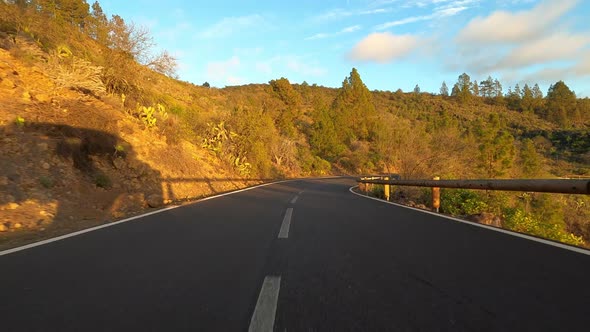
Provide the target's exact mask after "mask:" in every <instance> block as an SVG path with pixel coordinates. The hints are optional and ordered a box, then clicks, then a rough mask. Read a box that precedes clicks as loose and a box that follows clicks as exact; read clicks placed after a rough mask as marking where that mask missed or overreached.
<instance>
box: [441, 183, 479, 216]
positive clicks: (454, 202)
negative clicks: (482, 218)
mask: <svg viewBox="0 0 590 332" xmlns="http://www.w3.org/2000/svg"><path fill="white" fill-rule="evenodd" d="M440 205H441V212H444V213H449V214H452V215H455V216H458V215H470V214H478V213H482V212H484V211H486V210H487V209H488V205H487V204H486V203H485V202H484V201H483V200H482V199H481V197H480V196H479V195H478V194H477V193H475V192H473V191H471V190H465V189H443V190H441V202H440Z"/></svg>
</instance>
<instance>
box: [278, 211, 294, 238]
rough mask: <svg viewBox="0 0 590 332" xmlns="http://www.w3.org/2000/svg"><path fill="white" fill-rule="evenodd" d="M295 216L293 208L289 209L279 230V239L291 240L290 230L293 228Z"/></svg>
mask: <svg viewBox="0 0 590 332" xmlns="http://www.w3.org/2000/svg"><path fill="white" fill-rule="evenodd" d="M292 215H293V208H288V209H287V212H286V213H285V218H283V223H282V224H281V229H280V230H279V239H287V238H289V228H290V227H291V216H292Z"/></svg>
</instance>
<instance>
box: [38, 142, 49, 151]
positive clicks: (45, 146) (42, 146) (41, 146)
mask: <svg viewBox="0 0 590 332" xmlns="http://www.w3.org/2000/svg"><path fill="white" fill-rule="evenodd" d="M37 147H38V148H39V151H41V152H45V151H47V150H48V149H49V145H48V144H47V143H39V144H37Z"/></svg>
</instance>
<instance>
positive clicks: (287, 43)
mask: <svg viewBox="0 0 590 332" xmlns="http://www.w3.org/2000/svg"><path fill="white" fill-rule="evenodd" d="M89 2H91V1H89ZM99 2H100V4H101V6H102V7H103V9H104V11H105V12H106V13H107V14H108V15H109V16H110V15H111V14H118V15H120V16H122V17H123V18H124V19H125V20H126V21H128V22H129V21H131V22H134V23H135V24H138V25H143V26H145V27H147V28H149V29H150V31H151V32H152V34H153V36H154V39H155V41H156V43H157V44H158V47H160V48H163V49H166V50H168V51H170V52H171V53H172V54H174V55H175V56H176V57H177V58H178V60H179V65H180V66H179V76H180V79H182V80H185V81H189V82H193V83H195V84H202V83H203V82H205V81H207V82H209V83H211V85H213V86H217V87H223V86H226V85H238V84H247V83H266V82H268V81H269V80H271V79H276V78H280V77H286V78H288V79H289V80H290V81H291V82H294V83H301V82H303V81H307V82H308V83H310V84H312V83H317V84H319V85H324V86H330V87H339V86H340V85H341V84H342V81H343V79H344V78H345V77H346V76H348V74H349V73H350V70H351V68H352V67H355V68H357V69H358V70H359V72H360V74H361V77H362V79H363V81H364V82H365V84H366V85H367V86H368V87H369V89H371V90H373V89H378V90H391V91H394V90H397V89H398V88H401V89H402V90H404V91H411V90H412V89H413V88H414V86H415V85H416V84H419V85H420V88H421V89H422V91H429V92H436V93H438V91H439V88H440V85H441V82H442V81H443V80H444V81H446V82H447V84H448V85H450V86H452V84H453V83H454V82H456V80H457V76H459V75H460V74H461V73H462V72H467V73H468V74H469V75H470V76H471V77H472V79H476V80H478V81H480V80H482V79H485V78H487V76H488V75H491V76H492V77H495V78H498V79H499V80H500V81H501V82H502V84H503V85H504V91H506V90H507V88H508V86H513V85H514V84H516V83H520V84H521V86H522V85H523V84H524V83H529V84H534V83H539V85H540V86H541V88H542V89H543V91H544V93H546V91H547V88H548V86H549V84H551V83H554V82H556V81H557V80H560V79H562V80H564V81H565V82H566V84H568V85H569V86H570V88H571V89H572V90H574V91H576V93H577V94H578V96H590V23H589V22H590V20H589V19H588V17H590V1H582V0H537V1H535V0H488V1H485V0H408V1H403V0H339V1H337V0H321V1H320V0H316V1H311V0H299V1H277V0H274V1H266V0H259V1H256V0H243V1H228V0H214V1H212V0H207V1H201V0H196V1H195V0H193V1H183V0H167V1H161V0H141V1H139V0H137V1H135V0H127V1H120V0H102V1H100V0H99Z"/></svg>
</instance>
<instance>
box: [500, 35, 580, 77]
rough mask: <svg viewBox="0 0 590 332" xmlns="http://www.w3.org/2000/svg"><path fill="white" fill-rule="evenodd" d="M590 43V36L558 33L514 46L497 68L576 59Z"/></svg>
mask: <svg viewBox="0 0 590 332" xmlns="http://www.w3.org/2000/svg"><path fill="white" fill-rule="evenodd" d="M589 43H590V37H588V36H585V35H573V34H566V33H556V34H554V35H551V36H548V37H545V38H541V39H537V40H533V41H531V42H527V43H523V44H521V45H520V46H518V47H516V48H513V49H512V50H511V51H510V52H509V53H508V55H507V56H506V57H505V58H503V59H502V60H501V61H499V62H498V63H497V64H496V66H495V68H498V69H510V68H520V67H522V66H529V65H533V64H539V63H545V62H551V61H558V60H572V59H576V58H577V57H578V56H579V55H580V51H581V50H583V49H584V48H585V47H586V46H587V45H588V44H589Z"/></svg>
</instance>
